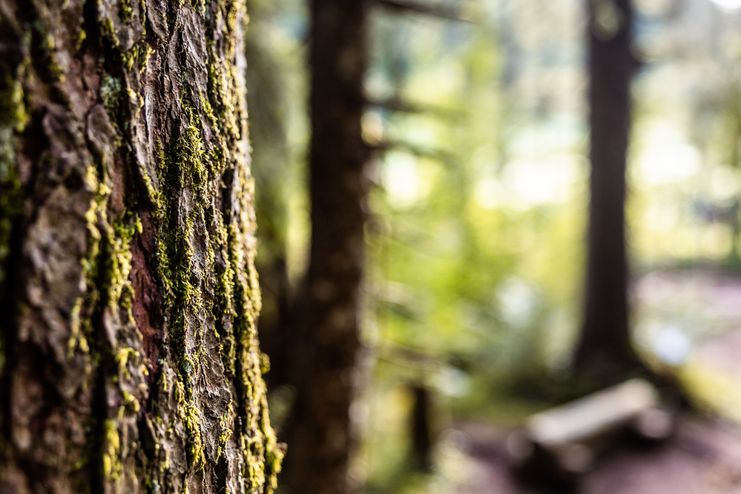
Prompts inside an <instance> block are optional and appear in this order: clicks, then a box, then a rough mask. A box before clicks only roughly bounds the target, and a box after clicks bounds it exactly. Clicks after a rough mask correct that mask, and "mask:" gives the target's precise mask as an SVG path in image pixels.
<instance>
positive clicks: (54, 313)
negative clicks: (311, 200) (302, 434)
mask: <svg viewBox="0 0 741 494" xmlns="http://www.w3.org/2000/svg"><path fill="white" fill-rule="evenodd" d="M27 4H28V5H27ZM245 20H246V13H245V9H244V6H243V5H242V3H241V2H240V1H239V0H236V1H231V0H219V1H214V2H209V3H206V2H179V3H178V2H167V1H165V0H140V1H138V2H132V1H128V0H120V1H115V0H86V1H82V0H68V1H66V2H56V1H52V0H48V1H44V0H33V1H31V2H26V3H23V5H21V2H13V1H11V2H8V3H7V4H6V6H4V7H3V8H0V59H1V60H0V109H1V110H2V112H0V114H1V115H0V192H2V195H1V197H2V198H1V199H0V295H1V296H2V298H3V305H4V306H3V309H2V310H0V328H2V333H1V334H2V336H1V337H0V379H2V387H1V388H2V389H1V390H0V392H1V393H2V396H0V402H1V403H2V404H3V405H2V407H0V434H2V438H1V439H0V445H1V446H0V491H3V492H5V491H10V492H55V493H56V492H59V493H65V492H75V493H78V492H80V493H85V492H122V493H123V492H126V493H128V492H191V493H194V492H255V493H257V492H272V490H273V489H274V488H275V478H276V475H277V472H278V470H279V469H280V459H281V457H282V452H281V450H280V448H279V447H278V445H277V444H276V440H275V435H274V433H273V430H272V428H271V426H270V423H269V419H268V415H267V404H266V399H265V385H264V382H263V380H262V375H261V354H260V351H259V348H258V345H257V334H256V329H255V320H256V317H257V314H258V312H259V309H260V301H259V296H260V295H259V287H258V285H257V279H256V274H255V271H254V254H255V221H254V212H253V185H252V178H251V175H250V167H249V154H248V145H247V138H248V135H247V128H246V120H247V118H246V117H247V113H246V105H245V102H244V97H243V95H244V93H245V88H244V70H245V61H244V56H243V46H242V45H243V35H244V33H243V31H244V25H245Z"/></svg>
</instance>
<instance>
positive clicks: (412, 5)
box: [375, 0, 474, 23]
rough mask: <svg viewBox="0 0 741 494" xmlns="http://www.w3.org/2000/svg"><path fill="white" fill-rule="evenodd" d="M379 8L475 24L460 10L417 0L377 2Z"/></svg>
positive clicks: (379, 0) (384, 0) (380, 0)
mask: <svg viewBox="0 0 741 494" xmlns="http://www.w3.org/2000/svg"><path fill="white" fill-rule="evenodd" d="M375 2H376V5H378V6H379V7H382V8H385V9H387V10H391V11H393V12H398V13H409V14H418V15H426V16H430V17H437V18H440V19H444V20H448V21H456V22H466V23H473V22H474V21H473V19H471V17H470V16H468V15H466V14H465V13H463V12H462V11H461V9H460V8H457V7H453V6H450V5H443V4H439V3H437V4H428V3H424V2H418V1H415V0H375Z"/></svg>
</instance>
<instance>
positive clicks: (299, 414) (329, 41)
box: [285, 0, 368, 494]
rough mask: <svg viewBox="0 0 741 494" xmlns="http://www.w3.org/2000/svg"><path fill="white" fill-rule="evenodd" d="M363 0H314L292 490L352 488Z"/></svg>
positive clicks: (290, 434) (363, 190)
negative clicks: (307, 232)
mask: <svg viewBox="0 0 741 494" xmlns="http://www.w3.org/2000/svg"><path fill="white" fill-rule="evenodd" d="M367 7H368V5H367V3H366V1H364V0H357V1H345V0H313V1H312V2H311V4H310V15H311V45H310V64H311V68H310V70H311V94H310V112H311V131H312V135H311V150H310V165H309V168H310V171H309V175H310V177H309V186H310V200H311V248H310V255H309V266H308V269H307V274H306V277H305V280H304V288H303V290H304V293H303V294H302V295H301V297H302V300H301V304H302V309H301V311H300V313H301V317H300V318H299V320H300V324H301V325H302V328H301V329H300V331H301V334H302V336H301V342H300V352H301V353H300V356H301V361H300V362H299V364H298V366H297V369H298V373H297V380H298V384H297V396H296V402H295V406H294V409H293V413H292V417H291V419H290V420H289V423H288V424H287V427H286V440H287V442H289V443H290V447H289V452H288V456H287V457H286V478H285V480H286V483H287V486H288V489H289V491H290V492H292V493H307V492H311V493H315V494H324V493H335V492H336V493H345V492H350V491H352V489H353V486H352V485H351V482H350V481H349V480H348V469H349V464H350V459H351V458H352V454H353V450H354V445H355V430H354V426H353V424H352V418H351V414H350V412H351V410H350V408H351V405H352V402H353V400H354V398H355V395H356V387H357V379H358V377H359V373H358V366H357V363H358V357H359V352H360V331H359V305H360V297H361V280H362V274H363V264H364V258H365V255H364V250H365V246H364V235H363V233H364V232H363V231H364V227H365V220H366V196H367V189H368V184H367V179H366V176H365V173H364V169H365V166H366V162H367V159H368V149H367V148H366V146H365V144H364V143H363V140H362V136H361V128H360V122H361V117H362V115H363V108H364V94H363V81H364V76H365V71H366V65H367V48H366V20H367Z"/></svg>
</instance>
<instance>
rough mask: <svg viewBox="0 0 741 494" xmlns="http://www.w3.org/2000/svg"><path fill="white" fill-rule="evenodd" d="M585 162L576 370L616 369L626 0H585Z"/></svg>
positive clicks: (623, 267)
mask: <svg viewBox="0 0 741 494" xmlns="http://www.w3.org/2000/svg"><path fill="white" fill-rule="evenodd" d="M587 4H588V10H589V22H588V40H589V41H588V43H589V44H588V46H589V56H588V70H589V125H590V140H589V145H590V152H589V159H590V163H591V176H590V181H589V186H590V203H589V227H588V240H587V242H588V245H587V248H588V254H587V273H586V289H585V305H584V316H583V317H584V319H583V326H582V329H581V334H580V340H579V342H578V346H577V351H576V355H575V367H576V369H577V371H581V372H585V371H586V372H588V373H595V374H599V375H602V376H605V377H612V376H618V374H620V373H621V372H623V371H624V370H626V369H629V368H631V367H633V366H635V365H636V363H637V359H636V356H635V353H634V351H633V347H632V345H631V338H630V330H629V318H628V288H627V283H628V262H627V255H626V240H625V196H626V179H625V175H626V153H627V148H628V134H629V130H630V107H631V102H630V82H631V78H632V75H633V73H634V71H635V69H636V66H637V62H636V60H635V59H634V57H633V55H632V51H631V41H632V23H633V12H632V7H631V2H630V0H587Z"/></svg>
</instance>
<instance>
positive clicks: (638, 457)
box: [433, 418, 741, 494]
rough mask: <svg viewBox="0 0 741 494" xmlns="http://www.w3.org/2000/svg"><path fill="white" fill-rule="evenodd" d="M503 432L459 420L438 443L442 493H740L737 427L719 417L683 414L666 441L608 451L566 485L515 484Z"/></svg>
mask: <svg viewBox="0 0 741 494" xmlns="http://www.w3.org/2000/svg"><path fill="white" fill-rule="evenodd" d="M506 435H507V431H505V430H502V429H497V428H494V427H491V426H489V425H484V424H478V423H464V424H458V425H457V426H456V427H455V428H454V430H453V431H451V432H450V433H449V435H448V437H447V441H448V442H447V443H446V444H443V445H442V452H441V469H442V476H443V477H444V478H445V479H446V480H445V481H444V482H441V483H440V485H439V486H438V487H440V488H441V489H440V491H441V492H442V491H443V489H442V487H443V485H442V484H443V483H445V484H447V485H446V486H445V488H444V489H445V490H446V491H447V492H451V493H457V494H572V493H580V494H739V493H741V430H738V429H734V428H732V427H730V426H728V425H725V424H722V423H720V422H715V421H710V420H705V419H698V418H685V419H682V421H681V426H680V427H679V429H678V432H677V434H676V435H675V436H674V437H673V438H672V439H671V440H669V441H668V442H666V443H665V444H663V445H661V446H660V447H656V448H651V449H633V448H622V449H619V450H616V451H613V452H611V453H609V454H608V456H607V457H605V458H604V459H603V460H602V461H601V462H599V463H598V464H597V467H596V468H595V470H594V471H592V472H591V473H590V474H588V475H586V476H585V477H584V478H583V479H582V480H581V482H580V485H579V486H578V487H575V488H571V489H566V488H561V489H555V488H554V489H548V490H542V489H541V490H537V489H534V488H532V487H525V486H522V485H520V484H519V483H518V482H517V481H516V479H515V478H514V476H513V475H512V473H511V471H510V469H509V467H508V461H507V455H506V451H505V439H506ZM446 465H447V466H446ZM437 490H438V489H433V491H437Z"/></svg>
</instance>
